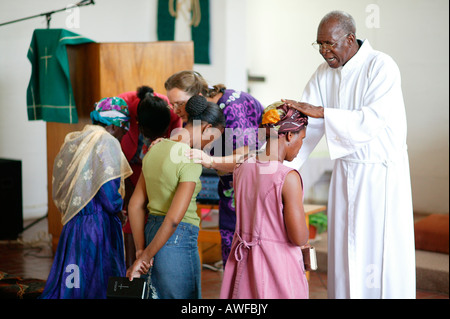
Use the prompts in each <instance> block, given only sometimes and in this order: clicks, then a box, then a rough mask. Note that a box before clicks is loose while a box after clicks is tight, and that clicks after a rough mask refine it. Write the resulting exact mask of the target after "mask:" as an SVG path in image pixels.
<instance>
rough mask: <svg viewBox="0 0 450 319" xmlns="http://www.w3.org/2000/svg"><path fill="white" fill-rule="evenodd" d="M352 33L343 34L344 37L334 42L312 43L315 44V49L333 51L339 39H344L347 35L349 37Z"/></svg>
mask: <svg viewBox="0 0 450 319" xmlns="http://www.w3.org/2000/svg"><path fill="white" fill-rule="evenodd" d="M350 34H351V33H347V34H345V35H343V36H342V37H340V38H339V39H338V40H337V41H336V42H334V43H333V44H329V43H317V42H314V43H312V44H311V45H312V46H313V48H314V49H316V50H317V51H321V50H325V51H331V50H332V49H333V48H334V47H335V46H336V45H337V44H338V43H339V41H341V40H342V39H344V38H345V37H348V36H349V35H350Z"/></svg>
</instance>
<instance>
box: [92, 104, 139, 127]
mask: <svg viewBox="0 0 450 319" xmlns="http://www.w3.org/2000/svg"><path fill="white" fill-rule="evenodd" d="M91 119H92V121H97V122H100V123H103V124H105V125H111V124H113V125H115V126H118V127H122V128H124V129H125V130H127V131H128V130H129V128H130V116H129V113H128V106H127V103H126V102H125V101H124V100H123V99H121V98H120V97H106V98H104V99H101V100H100V101H99V102H97V103H95V110H94V111H92V112H91Z"/></svg>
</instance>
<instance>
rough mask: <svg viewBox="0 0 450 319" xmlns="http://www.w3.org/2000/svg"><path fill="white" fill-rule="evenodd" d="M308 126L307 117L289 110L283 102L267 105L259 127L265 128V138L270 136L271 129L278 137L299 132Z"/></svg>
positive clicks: (291, 109) (294, 110)
mask: <svg viewBox="0 0 450 319" xmlns="http://www.w3.org/2000/svg"><path fill="white" fill-rule="evenodd" d="M307 125H308V117H307V116H306V115H305V114H303V113H301V112H299V111H297V110H296V109H293V108H289V107H288V106H287V105H286V104H285V103H283V102H275V103H272V104H271V105H269V106H268V107H267V108H266V109H265V110H264V114H263V118H262V122H261V127H264V128H266V136H270V135H271V134H270V131H271V129H274V130H275V131H276V132H277V133H278V135H280V134H285V133H287V132H299V131H301V130H302V129H304V128H305V127H306V126H307Z"/></svg>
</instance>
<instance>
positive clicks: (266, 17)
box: [0, 0, 449, 218]
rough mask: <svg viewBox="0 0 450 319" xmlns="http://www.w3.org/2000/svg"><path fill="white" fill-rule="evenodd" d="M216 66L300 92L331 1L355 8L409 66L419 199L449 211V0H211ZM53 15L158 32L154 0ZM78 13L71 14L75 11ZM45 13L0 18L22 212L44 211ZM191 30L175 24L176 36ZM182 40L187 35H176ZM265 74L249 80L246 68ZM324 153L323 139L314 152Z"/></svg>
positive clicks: (0, 124) (276, 94)
mask: <svg viewBox="0 0 450 319" xmlns="http://www.w3.org/2000/svg"><path fill="white" fill-rule="evenodd" d="M71 2H77V1H69V0H67V1H65V0H64V1H63V0H41V1H33V0H2V1H1V2H0V22H6V21H9V20H13V19H17V18H22V17H27V16H31V15H34V14H38V13H42V12H47V11H50V10H53V9H59V8H63V7H65V6H66V5H68V4H70V3H71ZM210 2H211V4H210V6H211V17H210V18H211V62H212V63H211V65H195V69H196V70H197V71H199V72H200V73H202V74H203V76H204V77H205V78H206V79H207V80H208V82H209V83H210V84H216V83H224V84H226V85H227V86H228V87H230V88H234V89H240V90H246V88H247V87H249V88H250V89H251V93H252V94H253V95H255V96H256V97H257V98H258V99H260V100H261V102H262V103H263V104H265V105H267V104H269V103H271V102H273V101H275V100H278V99H280V98H284V97H287V98H300V96H301V93H302V89H303V87H304V86H305V84H306V82H307V81H308V79H309V77H310V75H311V74H312V72H313V71H314V70H315V68H316V67H317V65H318V64H319V63H321V57H320V56H319V55H318V54H317V52H315V51H314V50H313V49H312V48H311V45H310V44H311V43H312V42H313V41H314V40H315V36H316V31H317V24H318V22H319V21H320V19H321V18H322V16H323V15H324V14H325V13H327V12H328V11H330V10H333V9H342V10H346V11H348V12H350V13H351V14H353V16H354V17H355V19H356V23H357V25H358V29H359V30H358V36H360V37H361V38H365V37H367V38H369V39H370V41H371V43H372V45H373V46H374V47H375V48H376V49H379V50H383V51H385V52H386V53H388V54H390V55H392V56H393V57H394V59H395V60H396V61H397V63H398V64H399V66H400V69H401V71H402V75H403V88H404V95H405V101H406V108H407V113H408V124H409V132H408V134H409V135H408V145H409V154H410V162H411V178H412V182H413V197H414V198H413V199H414V207H415V209H416V210H418V211H427V212H446V213H448V192H449V173H448V168H449V165H448V163H449V162H448V150H449V142H448V133H449V130H448V119H449V115H448V110H449V103H448V84H449V83H448V67H449V65H448V58H449V56H448V38H449V37H448V1H447V0H395V1H388V0H378V1H375V0H373V1H369V0H339V1H337V0H334V1H333V0H316V1H308V0H276V1H275V0H226V1H224V0H211V1H210ZM95 3H96V4H95V5H94V6H88V7H83V8H81V9H80V11H79V13H80V20H79V22H80V25H79V28H72V29H71V28H70V25H67V23H66V20H67V19H69V21H68V22H71V19H70V15H71V14H73V12H62V13H57V14H55V15H54V16H53V19H52V23H51V27H52V28H66V29H71V30H72V31H74V32H76V33H80V34H82V35H84V36H87V37H90V38H91V39H93V40H95V41H97V42H133V41H156V0H133V1H120V0H96V1H95ZM369 4H376V5H378V7H379V8H380V27H379V28H375V29H369V28H367V27H366V24H365V20H366V18H367V16H368V13H366V11H365V10H366V7H367V5H369ZM72 17H73V16H72ZM36 28H46V23H45V19H44V18H35V19H32V20H28V21H23V22H18V23H15V24H11V25H7V26H3V27H0V157H1V158H12V159H19V160H22V176H23V181H22V182H23V204H24V218H31V217H36V216H43V215H45V213H46V210H47V169H46V167H47V163H46V161H47V159H46V130H45V123H44V122H42V121H32V122H30V121H28V120H27V114H26V88H27V85H28V81H29V77H30V74H31V65H30V63H29V61H28V59H27V50H28V46H29V43H30V41H31V36H32V33H33V30H34V29H36ZM188 33H189V32H186V31H184V32H183V31H182V30H177V36H181V37H183V36H186V34H188ZM180 40H181V39H180ZM247 71H249V72H250V73H251V74H254V75H263V76H266V79H267V81H266V83H256V84H255V83H252V84H249V85H247V83H246V73H247ZM324 153H326V144H321V147H319V151H318V152H316V156H320V157H321V156H323V155H324Z"/></svg>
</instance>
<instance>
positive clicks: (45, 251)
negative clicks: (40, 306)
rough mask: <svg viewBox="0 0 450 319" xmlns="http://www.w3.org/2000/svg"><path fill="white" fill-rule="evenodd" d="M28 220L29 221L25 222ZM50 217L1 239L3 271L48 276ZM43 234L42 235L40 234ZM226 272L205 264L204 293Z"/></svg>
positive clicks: (317, 287) (316, 287) (315, 281)
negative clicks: (9, 238)
mask: <svg viewBox="0 0 450 319" xmlns="http://www.w3.org/2000/svg"><path fill="white" fill-rule="evenodd" d="M28 224H29V222H28ZM26 225H27V223H25V226H26ZM46 232H47V220H46V219H43V220H42V221H40V222H39V223H37V224H35V225H33V226H32V227H30V228H29V229H27V230H26V231H25V232H24V233H23V234H22V238H21V240H22V241H23V243H24V244H23V243H18V242H17V241H14V242H12V241H11V242H8V241H0V271H4V272H7V273H9V274H14V275H18V276H21V277H23V278H36V279H43V280H46V279H47V276H48V273H49V271H50V268H51V265H52V260H53V256H52V252H51V249H50V247H49V245H46V244H45V243H46V242H48V238H47V237H46ZM39 236H40V237H39ZM222 274H223V273H222V272H221V271H213V270H210V269H207V268H204V269H203V271H202V297H203V298H204V299H216V298H218V297H219V292H220V285H221V281H222ZM326 282H327V275H326V273H321V272H312V273H311V274H310V281H309V288H310V299H326V298H327V289H326ZM448 298H449V296H448V295H445V294H438V293H433V292H426V291H419V290H418V291H417V299H448Z"/></svg>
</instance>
